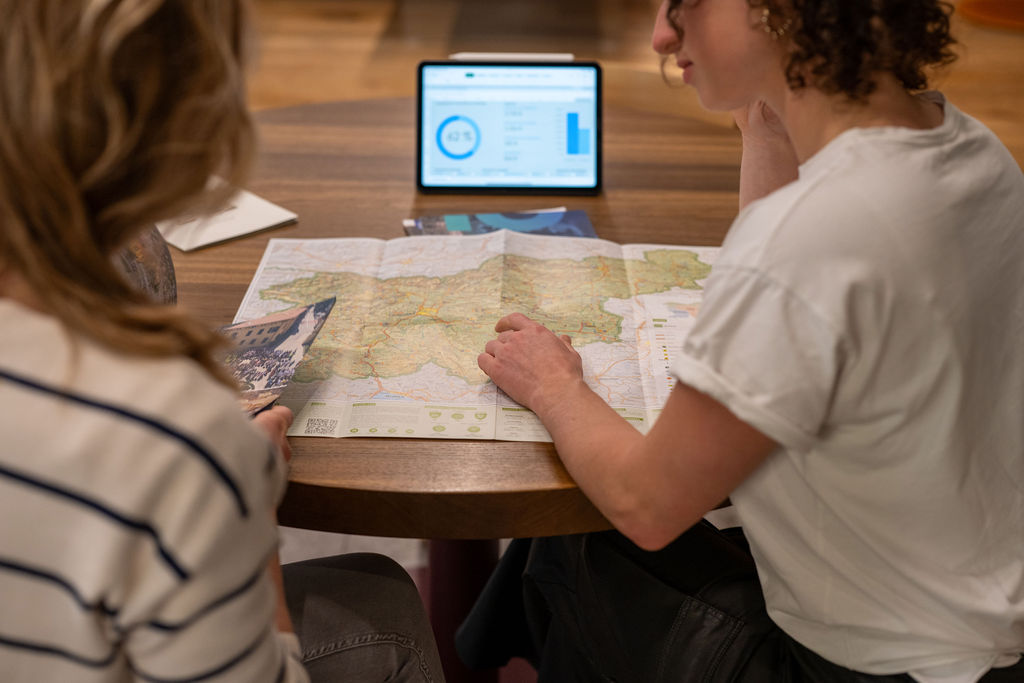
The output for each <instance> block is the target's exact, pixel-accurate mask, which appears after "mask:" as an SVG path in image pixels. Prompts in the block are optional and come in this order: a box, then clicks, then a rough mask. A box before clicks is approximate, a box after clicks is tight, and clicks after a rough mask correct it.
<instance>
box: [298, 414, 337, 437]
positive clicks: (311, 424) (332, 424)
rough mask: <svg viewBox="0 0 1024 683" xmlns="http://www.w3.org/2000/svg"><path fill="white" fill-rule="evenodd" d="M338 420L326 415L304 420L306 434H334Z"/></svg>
mask: <svg viewBox="0 0 1024 683" xmlns="http://www.w3.org/2000/svg"><path fill="white" fill-rule="evenodd" d="M337 428H338V421H337V420H332V419H330V418H326V417H311V418H309V419H308V420H306V435H307V436H334V432H335V430H336V429H337Z"/></svg>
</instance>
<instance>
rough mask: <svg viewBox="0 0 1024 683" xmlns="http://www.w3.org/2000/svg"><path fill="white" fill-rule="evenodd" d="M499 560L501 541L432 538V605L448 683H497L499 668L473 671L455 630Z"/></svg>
mask: <svg viewBox="0 0 1024 683" xmlns="http://www.w3.org/2000/svg"><path fill="white" fill-rule="evenodd" d="M497 562H498V541H446V540H434V541H431V542H430V569H429V572H430V574H429V589H428V590H429V596H430V597H429V608H430V625H431V626H433V628H434V637H435V638H436V639H437V649H438V652H439V653H440V655H441V664H442V666H444V675H445V678H446V679H447V681H448V683H497V682H498V672H497V671H496V670H489V671H472V670H470V669H468V668H466V666H465V665H464V664H463V663H462V662H461V661H460V660H459V656H458V654H456V652H455V630H456V629H457V628H458V627H459V624H461V623H462V620H463V619H465V617H466V615H467V614H469V610H470V608H472V607H473V603H474V602H475V601H476V597H477V596H478V595H479V594H480V591H481V590H482V589H483V587H484V584H485V583H487V578H488V577H489V576H490V575H491V571H493V570H494V567H495V565H496V564H497Z"/></svg>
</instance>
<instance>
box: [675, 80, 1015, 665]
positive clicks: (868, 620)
mask: <svg viewBox="0 0 1024 683" xmlns="http://www.w3.org/2000/svg"><path fill="white" fill-rule="evenodd" d="M928 96H929V97H931V98H935V99H936V101H939V102H943V100H942V99H941V96H938V95H936V94H929V95H928ZM943 106H944V113H945V120H944V122H943V123H942V125H940V126H939V127H937V128H934V129H931V130H911V129H905V128H895V127H892V128H870V129H855V130H849V131H846V132H845V133H843V134H842V135H840V136H839V137H837V138H836V139H835V140H833V141H832V142H831V143H829V144H828V145H827V146H826V147H825V148H824V149H822V150H821V151H820V152H818V154H816V155H815V156H814V157H813V158H811V159H809V160H808V161H807V162H806V163H804V164H803V165H802V166H801V168H800V177H799V179H798V180H797V181H795V182H793V183H791V184H790V185H788V186H786V187H784V188H781V189H780V190H778V191H776V192H774V193H773V194H771V195H769V196H768V197H765V198H763V199H761V200H759V201H757V202H754V203H752V204H751V205H750V206H748V207H747V209H746V210H745V211H744V212H743V213H741V214H740V216H739V217H738V218H737V219H736V222H735V223H734V225H733V226H732V228H731V229H730V232H729V234H728V236H727V238H726V240H725V243H724V245H723V248H722V250H721V252H720V254H719V256H718V260H717V262H716V263H715V266H714V270H713V272H712V274H711V276H710V278H709V279H708V282H707V287H706V291H705V299H704V303H703V306H702V310H701V312H700V315H699V316H698V318H697V321H696V323H695V326H694V329H693V330H692V332H691V333H690V334H689V336H688V338H687V339H686V341H685V345H684V349H683V353H682V354H681V357H680V358H679V360H678V362H677V364H676V365H675V367H674V372H675V375H676V376H677V378H678V379H679V380H680V381H682V382H685V383H686V384H689V385H691V386H693V387H695V388H697V389H698V390H700V391H703V392H705V393H707V394H709V395H711V396H713V397H715V398H716V399H718V400H719V401H721V402H722V403H723V404H725V405H726V406H728V407H729V409H730V410H731V411H732V412H733V413H735V414H736V415H737V416H738V417H740V418H741V419H742V420H744V421H746V422H748V423H749V424H751V425H753V426H755V427H756V428H757V429H759V430H761V431H762V432H763V433H765V434H767V435H769V436H770V437H772V438H773V439H775V440H777V441H778V442H779V443H780V444H781V448H780V450H779V451H778V452H776V453H775V454H773V455H772V456H771V457H770V458H769V460H768V461H767V462H766V463H765V464H764V465H763V466H762V467H761V468H760V469H759V470H758V471H757V472H755V474H754V475H753V476H752V477H751V478H750V479H748V480H747V481H746V482H744V483H743V484H742V485H741V486H740V487H739V488H738V489H737V490H736V491H735V492H734V494H733V495H732V500H733V502H734V503H735V504H736V507H737V511H738V513H739V516H740V519H741V521H742V524H743V527H744V529H745V530H746V533H747V535H748V537H749V539H750V543H751V548H752V551H753V554H754V558H755V560H756V562H757V567H758V572H759V574H760V578H761V583H762V585H763V587H764V592H765V598H766V601H767V605H768V611H769V614H770V615H771V617H772V619H773V620H774V621H775V622H776V623H777V624H778V625H779V626H780V627H781V628H782V629H784V630H785V631H786V632H787V633H789V634H790V635H791V636H793V637H794V638H795V639H796V640H798V641H799V642H801V643H803V644H804V645H806V646H807V647H809V648H810V649H812V650H814V651H815V652H817V653H819V654H820V655H822V656H824V657H825V658H827V659H829V660H830V661H832V662H834V663H837V664H841V665H843V666H846V667H849V668H852V669H855V670H858V671H863V672H866V673H873V674H889V673H897V672H911V674H912V675H913V676H914V677H915V678H916V679H917V680H919V681H929V682H931V681H944V682H945V681H956V682H957V683H961V682H972V681H976V680H977V679H978V678H979V677H980V676H981V675H982V674H983V673H984V672H985V671H986V670H988V669H989V668H990V667H992V666H1006V665H1009V664H1012V663H1014V662H1015V661H1016V660H1017V658H1018V653H1020V652H1022V651H1024V176H1022V174H1021V170H1020V168H1019V167H1018V166H1017V164H1016V163H1015V162H1014V160H1013V158H1012V157H1011V156H1010V154H1009V153H1008V152H1007V150H1006V149H1005V148H1004V147H1003V146H1002V144H1001V143H999V141H998V140H997V139H996V138H995V137H994V136H993V135H992V133H991V132H990V131H988V130H987V129H986V128H985V127H984V126H983V125H981V124H980V123H979V122H977V121H976V120H974V119H972V118H970V117H968V116H966V115H964V114H963V113H962V112H960V111H958V110H957V109H956V108H955V107H953V106H952V105H950V104H948V103H944V104H943Z"/></svg>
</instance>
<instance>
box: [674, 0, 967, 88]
mask: <svg viewBox="0 0 1024 683" xmlns="http://www.w3.org/2000/svg"><path fill="white" fill-rule="evenodd" d="M699 1H700V0H669V18H670V20H673V18H674V16H675V14H676V12H677V11H678V9H679V8H680V6H685V5H688V4H695V3H696V2H699ZM747 2H748V3H749V4H750V6H751V7H755V8H765V9H766V10H767V11H768V13H769V14H768V17H769V27H770V28H772V29H773V30H775V31H779V32H780V33H781V35H780V36H779V38H780V39H781V40H787V41H788V42H789V48H790V53H789V61H788V63H787V64H786V80H787V81H788V82H789V86H790V87H791V88H793V89H799V88H804V87H808V86H810V87H814V88H817V89H819V90H822V91H823V92H826V93H829V94H838V93H843V94H845V95H846V96H847V97H848V98H850V99H851V100H862V99H863V98H865V97H867V96H868V95H870V94H871V93H872V92H873V91H874V89H875V87H876V83H875V80H874V74H876V73H879V72H889V73H891V74H892V75H893V76H895V77H896V79H897V80H898V81H899V82H900V83H902V84H903V87H905V88H907V89H908V90H914V91H916V90H924V89H925V88H926V87H927V86H928V77H927V75H926V70H927V69H928V68H930V67H935V66H945V65H947V64H949V63H951V62H953V61H954V60H955V59H956V54H955V53H954V52H953V50H952V47H953V46H954V45H955V44H956V40H955V39H954V38H953V37H952V36H951V35H950V32H949V23H950V22H949V18H950V15H951V14H952V13H953V6H952V5H951V4H950V3H949V2H946V1H944V0H747ZM672 23H673V25H675V21H674V20H673V21H672ZM676 28H677V30H679V27H678V26H677V27H676Z"/></svg>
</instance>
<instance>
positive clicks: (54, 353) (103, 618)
mask: <svg viewBox="0 0 1024 683" xmlns="http://www.w3.org/2000/svg"><path fill="white" fill-rule="evenodd" d="M77 350H78V353H77V355H76V354H74V353H73V351H72V347H71V346H70V345H69V337H68V335H67V333H66V331H65V330H64V329H63V328H62V327H61V326H60V325H59V324H58V323H57V322H56V321H55V320H54V319H53V318H50V317H48V316H44V315H40V314H38V313H35V312H33V311H30V310H28V309H25V308H23V307H21V306H19V305H17V304H15V303H14V302H12V301H10V300H7V299H2V298H0V519H2V520H3V522H2V523H0V596H3V604H2V607H0V678H2V679H3V681H4V682H5V683H16V682H21V681H23V682H25V683H38V682H40V681H75V683H99V682H103V683H109V682H112V681H131V680H139V679H145V680H186V679H187V680H198V679H202V680H204V681H210V682H211V683H227V682H238V683H241V682H243V681H244V682H245V683H252V682H254V681H268V682H270V681H305V680H308V679H307V677H306V674H305V672H304V671H303V670H302V666H301V664H300V663H299V662H298V661H297V660H296V659H295V657H296V656H297V641H296V640H295V638H294V637H290V638H289V637H287V636H283V635H281V634H278V633H277V632H276V629H275V628H274V610H275V606H276V594H275V590H274V587H273V584H272V583H271V580H270V578H269V575H268V573H267V571H266V563H267V560H268V559H269V557H270V555H271V553H272V552H273V551H274V550H275V548H276V543H277V529H276V526H275V524H274V520H273V518H272V514H271V513H272V511H273V510H274V508H275V506H276V504H277V502H278V499H279V497H280V495H281V493H282V492H283V490H284V489H283V487H284V482H285V477H284V468H283V464H282V462H281V458H280V456H279V455H278V454H277V453H276V452H275V450H274V449H273V448H272V446H271V445H270V444H269V443H268V442H267V440H266V439H265V438H264V437H263V436H262V435H261V434H260V433H258V432H257V430H255V429H254V428H253V426H252V425H251V424H250V422H249V420H248V419H247V418H246V417H245V415H244V414H243V413H242V411H241V409H240V408H239V406H238V403H237V399H236V398H235V396H234V395H233V394H232V392H230V391H229V390H227V389H226V388H224V387H222V386H220V385H218V384H216V383H215V382H214V381H213V380H212V379H211V378H210V377H209V376H208V375H207V374H206V373H205V372H204V371H203V370H202V369H201V368H199V366H198V365H196V364H195V363H193V362H191V361H188V360H185V359H165V360H152V359H143V358H128V357H125V356H124V355H121V354H116V353H111V352H109V351H107V350H105V349H103V348H101V347H99V346H97V345H95V344H93V343H91V342H89V341H86V340H79V343H78V345H77Z"/></svg>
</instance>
